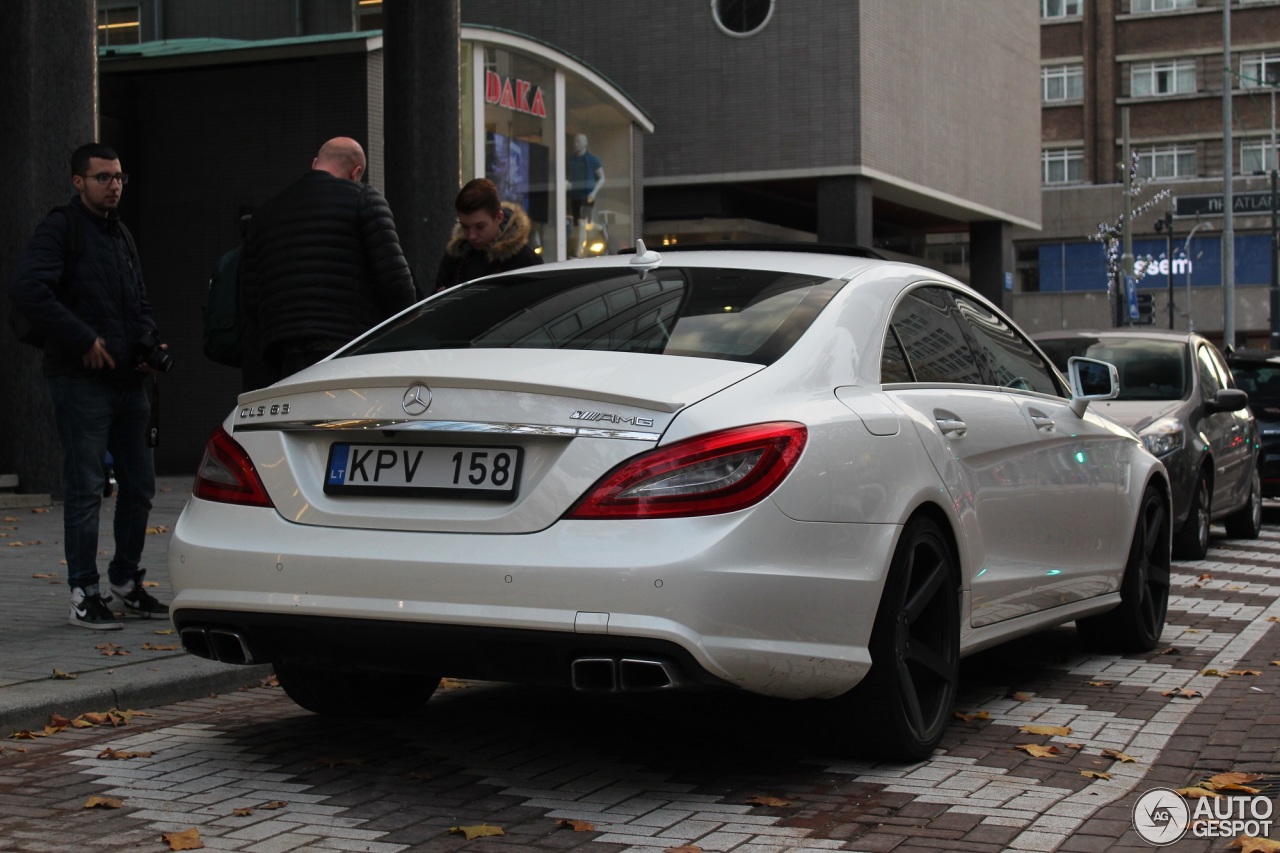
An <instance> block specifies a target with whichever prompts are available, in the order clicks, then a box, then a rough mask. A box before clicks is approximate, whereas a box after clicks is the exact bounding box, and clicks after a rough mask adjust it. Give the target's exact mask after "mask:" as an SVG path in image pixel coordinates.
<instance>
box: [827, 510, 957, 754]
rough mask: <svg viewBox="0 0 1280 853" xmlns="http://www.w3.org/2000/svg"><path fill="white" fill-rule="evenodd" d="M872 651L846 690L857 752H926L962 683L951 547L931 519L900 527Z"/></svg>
mask: <svg viewBox="0 0 1280 853" xmlns="http://www.w3.org/2000/svg"><path fill="white" fill-rule="evenodd" d="M870 651H871V671H870V672H869V673H868V674H867V676H866V678H865V679H863V682H862V683H861V684H859V685H858V687H857V688H855V689H854V690H853V691H852V692H851V693H850V694H847V695H848V696H849V697H851V699H852V701H853V702H854V703H855V708H856V711H857V713H858V714H859V716H860V717H862V718H863V719H861V720H859V722H858V727H859V729H860V730H861V731H862V732H863V733H864V734H865V737H864V738H862V739H860V741H859V743H858V744H857V746H858V748H859V751H860V752H862V753H864V754H874V755H877V756H879V757H883V758H889V759H893V760H907V761H914V760H919V759H921V758H925V757H927V756H929V755H930V754H931V753H932V752H933V750H934V748H935V747H937V745H938V742H939V741H941V740H942V735H943V733H944V732H945V731H946V728H947V724H948V723H949V722H950V720H951V711H952V707H953V706H954V704H955V698H956V688H957V684H958V682H959V680H960V595H959V584H958V580H957V571H956V565H955V557H954V555H953V554H952V549H951V545H950V543H949V542H948V540H947V539H946V537H945V536H943V534H942V531H941V530H939V528H938V525H937V524H936V523H934V522H933V521H932V520H930V519H928V518H924V517H920V518H916V519H913V520H912V521H911V522H909V523H908V524H907V526H906V527H905V528H904V530H903V533H902V538H901V540H900V542H899V544H898V548H897V550H896V551H895V552H894V556H893V562H892V563H891V565H890V568H889V576H888V579H887V581H886V583H885V589H884V593H883V595H882V596H881V599H880V607H879V610H878V611H877V613H876V621H875V626H874V628H873V629H872V633H871V649H870Z"/></svg>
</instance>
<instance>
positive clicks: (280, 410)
mask: <svg viewBox="0 0 1280 853" xmlns="http://www.w3.org/2000/svg"><path fill="white" fill-rule="evenodd" d="M287 414H289V404H288V403H271V404H270V405H262V406H245V407H244V408H243V409H241V410H240V417H241V419H244V418H262V417H266V416H268V415H287Z"/></svg>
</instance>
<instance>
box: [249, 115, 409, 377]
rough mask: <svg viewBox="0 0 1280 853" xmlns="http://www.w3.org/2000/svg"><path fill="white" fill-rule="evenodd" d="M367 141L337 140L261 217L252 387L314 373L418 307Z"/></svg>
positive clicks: (255, 244)
mask: <svg viewBox="0 0 1280 853" xmlns="http://www.w3.org/2000/svg"><path fill="white" fill-rule="evenodd" d="M364 170H365V156H364V149H363V148H361V147H360V143H358V142H356V141H355V140H354V139H351V138H349V137H345V136H339V137H336V138H334V139H330V140H329V141H328V142H326V143H325V144H324V145H322V146H321V147H320V151H319V153H317V154H316V157H315V159H314V160H313V161H312V162H311V171H309V172H308V173H307V174H305V175H303V176H302V177H301V178H300V179H298V180H297V181H295V182H294V183H293V184H292V185H290V186H288V187H286V188H285V189H284V190H283V191H282V192H281V193H280V194H279V195H277V196H276V197H275V198H273V199H271V200H270V201H268V202H267V203H266V204H264V205H263V206H262V207H261V208H260V209H259V210H258V211H257V212H256V213H254V215H253V219H252V221H251V222H250V225H249V233H248V236H247V237H246V239H245V244H244V249H243V250H242V252H241V256H240V288H241V291H240V297H241V303H242V316H243V318H244V331H243V334H242V341H241V345H242V351H243V352H242V356H243V357H242V359H241V363H242V365H243V367H242V371H243V387H244V390H246V391H248V390H252V389H255V388H261V387H264V386H266V385H270V384H272V383H274V382H278V381H279V380H281V379H283V378H284V377H286V376H289V375H291V374H293V373H296V372H298V371H299V370H302V369H303V368H306V367H310V366H311V365H312V364H315V363H316V362H317V361H319V360H320V359H322V358H324V357H325V356H326V355H328V354H329V353H331V352H333V351H334V350H336V349H338V348H339V347H341V346H342V345H343V344H346V343H347V342H348V341H350V340H351V339H352V338H355V337H356V336H358V335H360V334H361V333H363V332H364V331H366V330H367V329H369V328H370V327H372V326H375V325H377V324H378V323H380V322H382V321H383V320H385V319H386V318H387V317H390V316H391V315H393V314H396V313H398V312H399V311H401V310H402V309H404V308H407V307H409V306H410V305H412V304H413V303H414V302H416V301H417V299H418V293H417V291H416V289H415V288H414V284H413V277H412V276H411V275H410V272H409V265H408V263H406V261H405V258H404V252H403V251H402V250H401V248H400V238H399V236H398V235H397V234H396V226H395V220H394V218H393V217H392V215H391V208H390V207H388V206H387V200H386V199H385V198H383V196H382V193H380V192H378V190H377V189H375V188H374V187H372V186H370V185H369V184H363V183H360V178H361V177H362V176H363V175H364Z"/></svg>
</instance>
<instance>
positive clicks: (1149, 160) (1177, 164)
mask: <svg viewBox="0 0 1280 853" xmlns="http://www.w3.org/2000/svg"><path fill="white" fill-rule="evenodd" d="M1137 155H1138V174H1139V175H1141V176H1142V177H1144V178H1154V179H1156V180H1159V179H1162V178H1194V177H1195V176H1196V149H1195V148H1192V147H1189V146H1183V145H1167V146H1164V147H1160V148H1147V149H1145V150H1142V151H1138V152H1137Z"/></svg>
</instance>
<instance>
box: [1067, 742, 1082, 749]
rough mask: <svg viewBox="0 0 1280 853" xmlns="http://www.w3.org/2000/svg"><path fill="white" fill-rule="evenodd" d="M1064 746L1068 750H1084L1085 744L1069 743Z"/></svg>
mask: <svg viewBox="0 0 1280 853" xmlns="http://www.w3.org/2000/svg"><path fill="white" fill-rule="evenodd" d="M1062 745H1063V746H1065V747H1066V748H1067V749H1084V744H1082V743H1069V742H1068V743H1064V744H1062Z"/></svg>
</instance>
